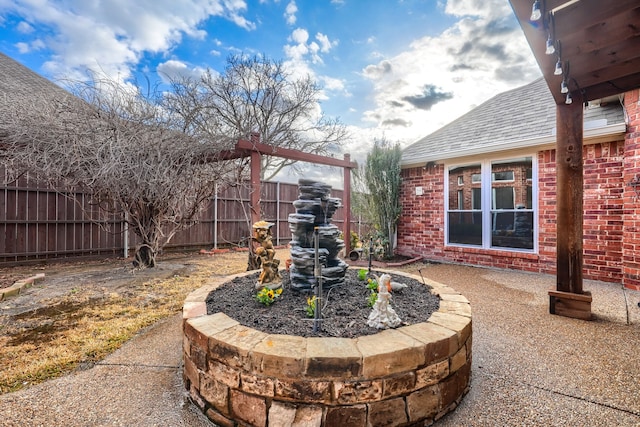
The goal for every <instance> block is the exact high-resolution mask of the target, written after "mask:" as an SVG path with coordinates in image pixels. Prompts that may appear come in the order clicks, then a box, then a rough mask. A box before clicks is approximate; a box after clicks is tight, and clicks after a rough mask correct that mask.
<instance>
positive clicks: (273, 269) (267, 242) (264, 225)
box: [253, 221, 282, 289]
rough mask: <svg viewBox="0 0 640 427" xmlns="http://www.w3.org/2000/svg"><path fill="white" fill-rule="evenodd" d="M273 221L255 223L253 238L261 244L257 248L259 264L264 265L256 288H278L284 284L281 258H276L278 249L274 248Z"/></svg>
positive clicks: (256, 255)
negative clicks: (280, 267) (279, 268)
mask: <svg viewBox="0 0 640 427" xmlns="http://www.w3.org/2000/svg"><path fill="white" fill-rule="evenodd" d="M272 226H273V223H271V222H267V221H258V222H256V223H255V224H253V240H254V241H256V242H258V243H259V244H260V246H258V248H256V250H255V257H256V261H257V265H259V266H261V267H262V272H261V273H260V277H258V282H257V283H256V289H262V288H263V287H265V286H267V285H268V287H269V288H271V289H278V288H280V287H281V286H282V283H281V282H280V280H281V279H282V277H280V273H279V272H278V266H279V265H280V260H279V259H276V258H274V256H275V254H276V251H275V249H274V248H273V242H272V241H271V240H272V235H271V227H272Z"/></svg>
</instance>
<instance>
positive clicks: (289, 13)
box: [284, 0, 298, 25]
mask: <svg viewBox="0 0 640 427" xmlns="http://www.w3.org/2000/svg"><path fill="white" fill-rule="evenodd" d="M297 12H298V6H296V2H295V1H294V0H291V1H290V2H289V4H287V7H286V9H285V11H284V17H285V19H286V21H287V24H288V25H295V23H296V21H297V19H296V13H297Z"/></svg>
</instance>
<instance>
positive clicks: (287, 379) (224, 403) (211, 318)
mask: <svg viewBox="0 0 640 427" xmlns="http://www.w3.org/2000/svg"><path fill="white" fill-rule="evenodd" d="M390 272H391V271H390ZM392 273H393V274H401V273H399V272H392ZM243 274H251V273H243ZM237 276H240V275H236V276H227V277H224V278H220V279H216V280H215V281H212V282H211V283H209V284H208V285H206V286H204V287H202V288H200V289H198V290H196V291H195V292H193V293H191V294H190V295H189V296H188V297H187V300H186V301H185V305H184V309H183V318H184V320H183V328H184V346H183V348H184V372H183V377H184V383H185V386H186V388H187V390H188V391H189V394H190V396H191V399H192V400H193V402H194V403H195V404H196V405H197V406H198V407H199V408H200V409H201V410H202V411H203V412H204V413H205V414H206V415H207V416H208V417H209V419H211V420H212V421H213V422H214V423H216V424H218V425H220V426H223V427H224V426H236V425H240V426H245V425H251V426H260V427H266V426H293V425H304V426H323V425H324V426H341V427H349V426H382V425H384V426H403V425H430V424H431V423H432V422H433V421H434V420H437V419H438V418H440V417H442V416H443V415H444V414H446V413H447V412H449V411H451V410H453V409H454V408H455V407H456V406H457V404H458V403H459V402H460V400H461V398H462V396H463V395H464V394H465V393H466V392H467V391H468V388H469V382H470V373H471V341H472V331H471V307H470V305H469V301H468V300H467V299H466V298H465V297H464V296H462V295H460V294H459V293H457V292H455V291H454V290H453V289H451V288H449V287H446V286H444V285H441V284H439V283H436V282H432V281H427V283H428V284H429V285H430V286H432V287H433V292H434V293H435V294H437V295H439V296H440V309H439V311H437V312H435V313H433V314H432V316H431V317H430V318H429V320H428V321H427V322H424V323H418V324H415V325H410V326H403V327H400V328H397V329H390V330H384V331H381V332H379V333H377V334H375V335H369V336H362V337H359V338H355V339H349V338H302V337H298V336H290V335H270V334H266V333H264V332H261V331H257V330H255V329H251V328H248V327H246V326H242V325H240V324H239V323H238V322H237V321H235V320H233V319H232V318H230V317H229V316H227V315H226V314H224V313H216V314H213V315H207V314H206V304H205V299H206V297H207V295H208V294H209V293H210V292H211V291H212V290H213V289H215V288H216V287H218V286H220V285H221V284H223V283H226V282H228V281H230V280H232V279H233V278H234V277H237ZM406 276H408V277H411V278H413V279H416V280H421V279H420V278H419V277H416V276H411V275H406Z"/></svg>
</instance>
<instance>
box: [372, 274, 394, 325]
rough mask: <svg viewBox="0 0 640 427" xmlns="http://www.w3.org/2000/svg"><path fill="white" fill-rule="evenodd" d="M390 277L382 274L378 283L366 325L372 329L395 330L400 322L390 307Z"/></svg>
mask: <svg viewBox="0 0 640 427" xmlns="http://www.w3.org/2000/svg"><path fill="white" fill-rule="evenodd" d="M390 291H391V276H390V275H388V274H383V275H382V276H380V280H379V281H378V298H377V299H376V302H375V304H374V305H373V310H372V311H371V314H369V319H368V320H367V325H369V326H371V327H372V328H378V329H385V328H395V327H396V326H398V325H400V323H402V321H401V320H400V317H398V315H397V314H396V312H395V310H394V309H393V308H392V307H391V293H390Z"/></svg>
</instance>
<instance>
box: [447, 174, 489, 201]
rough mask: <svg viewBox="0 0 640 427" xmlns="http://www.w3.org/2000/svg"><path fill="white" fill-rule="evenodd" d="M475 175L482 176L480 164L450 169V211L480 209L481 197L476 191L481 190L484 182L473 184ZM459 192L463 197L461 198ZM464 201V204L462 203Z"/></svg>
mask: <svg viewBox="0 0 640 427" xmlns="http://www.w3.org/2000/svg"><path fill="white" fill-rule="evenodd" d="M473 175H478V176H480V164H474V165H468V166H460V167H452V168H449V210H454V209H458V210H471V209H480V206H481V205H480V204H479V203H478V204H476V202H479V201H480V200H479V199H477V198H478V197H479V196H476V195H475V194H474V189H480V187H481V185H482V182H480V179H478V181H477V182H472V179H471V177H472V176H473ZM459 191H461V192H462V197H459V194H460V193H459ZM460 201H462V203H460Z"/></svg>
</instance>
